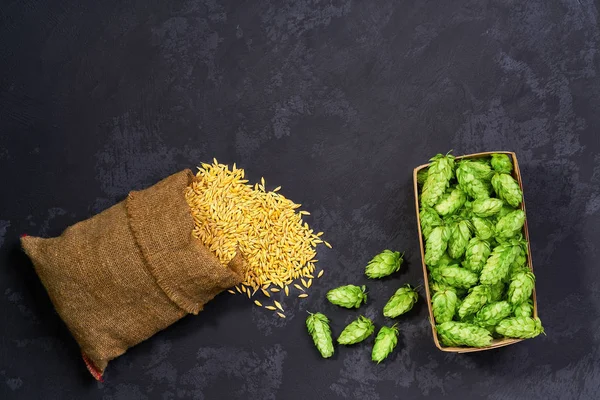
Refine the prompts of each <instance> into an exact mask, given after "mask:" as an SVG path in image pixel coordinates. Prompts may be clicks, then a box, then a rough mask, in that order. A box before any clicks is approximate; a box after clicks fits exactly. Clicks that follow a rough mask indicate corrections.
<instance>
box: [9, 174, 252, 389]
mask: <svg viewBox="0 0 600 400" xmlns="http://www.w3.org/2000/svg"><path fill="white" fill-rule="evenodd" d="M193 179H195V177H194V175H193V174H192V172H191V171H190V170H185V171H181V172H179V173H177V174H174V175H172V176H170V177H168V178H166V179H164V180H162V181H161V182H159V183H157V184H156V185H154V186H152V187H150V188H148V189H145V190H142V191H139V192H131V193H130V194H129V196H128V197H127V199H126V200H124V201H122V202H120V203H118V204H116V205H115V206H113V207H111V208H109V209H107V210H105V211H103V212H102V213H100V214H98V215H96V216H94V217H92V218H90V219H88V220H85V221H82V222H79V223H77V224H75V225H73V226H71V227H69V228H67V229H66V230H65V231H64V232H63V234H62V235H61V236H59V237H57V238H52V239H42V238H37V237H30V236H27V237H23V238H22V239H21V242H22V245H23V249H24V250H25V252H26V253H27V255H28V256H29V257H30V258H31V260H32V261H33V264H34V266H35V269H36V271H37V274H38V275H39V277H40V279H41V281H42V283H43V284H44V286H45V287H46V290H47V291H48V294H49V295H50V299H51V300H52V303H53V304H54V307H55V308H56V311H57V312H58V314H59V315H60V317H61V318H62V319H63V320H64V321H65V323H66V324H67V326H68V327H69V330H70V331H71V333H72V334H73V336H74V337H75V340H77V342H78V343H79V346H80V347H81V350H82V353H83V356H84V360H85V361H86V364H87V366H88V369H90V372H92V374H93V375H94V376H95V377H96V378H97V379H99V377H100V376H102V374H103V372H104V369H105V368H106V366H107V364H108V362H109V361H110V360H112V359H113V358H115V357H118V356H119V355H121V354H123V353H124V352H125V351H126V350H127V349H128V348H129V347H131V346H133V345H135V344H137V343H140V342H141V341H143V340H145V339H147V338H149V337H150V336H152V335H153V334H154V333H156V332H158V331H160V330H161V329H164V328H166V327H167V326H169V325H171V324H172V323H174V322H175V321H177V320H179V319H180V318H182V317H183V316H185V315H186V314H188V313H191V314H198V312H200V311H201V310H202V308H203V306H204V304H206V302H208V301H209V300H211V299H212V298H213V297H214V296H216V295H217V294H218V293H219V292H221V291H222V290H223V289H226V288H228V287H231V286H234V285H237V284H238V283H240V282H241V281H242V279H243V278H242V277H243V276H244V273H245V270H244V269H245V263H244V261H243V259H242V257H241V256H240V255H239V254H238V255H237V256H236V257H235V258H234V259H233V260H232V261H231V262H230V263H229V265H228V266H227V267H225V266H223V265H222V264H220V263H219V261H218V260H217V258H216V257H215V256H214V255H213V254H212V253H211V252H210V251H209V250H208V249H207V248H206V247H204V246H203V245H202V244H201V243H200V241H199V240H197V239H195V238H193V237H192V229H193V225H194V223H193V219H192V216H191V214H190V209H189V206H188V204H187V203H186V200H185V196H184V193H185V188H186V186H187V185H188V184H189V183H190V182H191V180H193Z"/></svg>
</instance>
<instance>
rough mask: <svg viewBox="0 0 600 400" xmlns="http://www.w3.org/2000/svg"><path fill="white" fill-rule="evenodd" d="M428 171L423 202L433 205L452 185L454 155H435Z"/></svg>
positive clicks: (422, 193) (423, 191)
mask: <svg viewBox="0 0 600 400" xmlns="http://www.w3.org/2000/svg"><path fill="white" fill-rule="evenodd" d="M430 161H431V164H430V165H429V169H428V171H427V179H425V183H423V190H422V191H421V204H422V205H425V206H429V207H433V206H434V205H435V203H437V202H438V200H439V199H440V197H442V195H443V194H444V192H445V191H446V188H447V187H448V186H449V185H450V179H452V177H453V176H454V156H453V155H451V154H448V155H443V154H438V155H436V156H435V157H433V158H432V159H431V160H430Z"/></svg>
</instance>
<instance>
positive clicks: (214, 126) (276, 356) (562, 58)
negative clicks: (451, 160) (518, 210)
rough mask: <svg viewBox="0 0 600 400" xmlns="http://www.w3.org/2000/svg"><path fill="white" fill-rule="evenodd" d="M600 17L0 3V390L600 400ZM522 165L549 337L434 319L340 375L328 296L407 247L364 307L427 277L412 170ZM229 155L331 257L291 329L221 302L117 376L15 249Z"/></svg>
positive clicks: (574, 7)
mask: <svg viewBox="0 0 600 400" xmlns="http://www.w3.org/2000/svg"><path fill="white" fill-rule="evenodd" d="M597 19H598V5H597V3H596V2H593V1H591V0H564V1H541V0H535V1H510V0H507V1H500V0H495V1H494V0H491V1H481V0H472V1H392V0H381V1H356V0H355V1H349V0H348V1H343V0H339V1H333V0H332V1H319V0H295V1H292V0H288V1H279V2H276V1H266V0H256V1H237V0H234V1H216V0H196V1H194V0H187V1H156V0H155V1H147V0H144V1H141V0H139V1H135V0H133V1H117V0H106V1H84V2H81V1H65V0H56V1H44V0H22V1H8V2H4V3H3V5H2V6H1V8H0V71H1V72H2V73H1V74H0V89H1V90H0V179H1V180H0V181H1V182H2V193H1V195H0V246H1V247H0V306H1V313H0V315H1V317H0V321H1V323H0V398H3V399H6V398H9V399H28V398H44V399H58V398H65V399H69V398H73V399H79V398H86V399H105V400H119V399H124V400H125V399H126V400H135V399H183V398H186V399H187V398H194V399H216V398H226V399H238V398H239V399H247V398H250V399H254V398H256V399H307V398H323V399H361V400H378V399H391V398H402V399H412V398H420V397H432V398H437V397H439V396H440V395H443V396H447V397H448V398H457V399H462V398H488V399H498V400H499V399H516V398H531V399H533V398H536V399H537V398H540V399H593V398H598V397H599V392H600V335H599V334H598V327H599V326H600V280H599V278H600V268H599V267H598V261H597V260H598V255H599V254H598V250H597V247H596V244H597V243H598V241H599V240H600V136H599V135H598V133H597V132H598V126H599V125H600V113H599V112H598V110H600V80H599V79H600V78H599V76H598V72H599V71H600V69H599V65H598V64H599V55H598V45H599V41H600V31H599V25H598V20H597ZM449 149H454V152H455V154H464V153H471V152H477V151H484V150H496V149H498V150H512V151H516V152H517V155H518V157H519V160H520V163H521V167H522V173H523V179H524V185H525V190H526V194H525V195H526V200H527V206H528V218H529V224H530V225H529V226H530V234H531V238H532V243H531V245H532V250H533V260H534V265H535V268H536V272H537V276H538V282H537V287H538V296H539V297H538V298H539V310H540V315H541V317H542V318H543V321H544V325H545V327H546V332H547V334H548V336H547V337H540V338H537V339H535V340H530V341H526V342H524V343H520V344H518V345H514V346H510V347H508V348H503V349H499V350H495V351H489V352H483V353H480V354H470V355H448V354H444V353H442V352H440V351H438V350H437V349H435V347H434V346H433V343H432V340H431V332H430V329H429V326H428V322H427V320H426V307H425V306H424V303H423V302H422V301H421V304H420V305H419V306H417V307H416V309H415V310H414V311H413V312H411V313H410V314H409V315H408V316H407V317H405V318H402V319H401V320H400V324H399V328H400V330H401V336H400V344H399V348H398V351H396V352H395V353H394V354H393V355H392V356H391V358H390V359H389V360H387V361H386V362H385V363H382V364H381V365H374V364H373V363H371V362H370V360H369V349H370V347H369V345H368V344H367V345H359V346H356V347H351V348H339V349H338V350H337V351H336V354H335V355H334V356H333V358H332V359H330V360H322V359H320V358H319V356H318V354H317V353H316V351H315V350H314V348H313V347H312V345H311V342H310V339H309V338H308V336H307V335H306V333H305V328H304V317H305V315H306V313H305V311H306V310H321V311H323V312H325V313H327V314H328V315H330V317H331V318H332V319H333V330H334V332H335V333H339V332H340V330H341V328H342V327H343V326H344V324H345V323H347V322H348V321H350V320H351V319H352V318H353V317H355V316H356V315H357V314H358V312H357V311H345V310H339V309H336V308H334V307H333V306H332V305H329V304H327V303H326V302H325V301H324V293H325V292H326V291H327V290H328V289H329V288H331V287H333V286H336V285H339V284H343V283H350V282H364V278H363V276H362V269H363V266H364V265H365V262H366V261H367V260H368V259H369V258H370V256H372V255H373V254H374V253H376V252H378V251H380V250H381V249H384V248H387V247H390V248H394V249H399V250H404V251H406V254H407V261H408V262H407V264H406V268H405V269H404V271H403V272H402V273H401V274H399V275H398V276H396V277H394V278H391V279H387V280H384V281H381V282H369V283H368V286H369V292H370V299H372V300H370V301H369V303H368V305H367V307H366V308H365V309H364V310H363V311H362V312H364V313H366V315H368V316H371V317H374V318H375V320H376V323H377V324H378V325H380V324H382V323H384V322H385V321H384V320H383V317H382V316H381V315H380V309H381V307H382V305H383V304H384V302H385V300H386V298H387V297H388V296H389V295H391V293H392V292H393V291H394V289H395V288H397V287H398V286H399V285H401V284H404V283H406V282H410V283H412V284H415V285H418V284H421V283H422V275H421V269H420V260H419V255H418V242H417V230H416V222H415V216H414V205H413V195H412V186H411V173H412V168H413V167H415V166H416V165H418V164H421V163H423V162H425V161H426V160H427V158H429V157H430V156H432V155H433V154H435V153H437V152H445V151H447V150H449ZM213 157H217V159H219V160H220V161H223V162H228V163H233V162H237V163H238V165H240V166H243V167H245V168H246V169H247V171H248V174H249V175H250V177H251V178H252V179H258V178H259V177H260V176H265V177H266V179H267V183H268V184H270V185H272V186H271V187H274V186H277V185H282V186H283V193H284V194H285V195H287V196H289V197H291V198H292V199H294V200H296V201H297V202H300V203H302V204H303V205H304V208H305V209H306V210H309V211H311V212H312V216H311V217H309V221H310V223H311V224H312V225H313V226H314V228H315V229H318V230H323V231H325V232H326V237H327V238H328V239H329V240H330V241H331V242H332V243H333V245H334V249H333V250H327V251H320V254H319V257H318V258H319V259H320V265H322V266H323V267H324V268H325V269H326V274H325V276H324V277H323V279H322V280H320V281H318V282H316V283H315V285H314V290H312V293H311V297H309V299H307V300H306V301H304V302H301V303H300V302H298V301H296V300H289V299H286V300H285V305H286V308H287V309H288V310H294V311H289V312H288V318H287V319H286V320H281V319H277V317H274V316H273V315H271V314H270V313H268V312H265V311H264V310H260V309H258V308H256V307H253V306H251V304H250V303H249V302H248V301H247V300H244V299H243V298H241V297H240V296H229V295H222V296H219V297H218V298H217V299H216V300H214V301H213V302H212V303H210V304H209V305H208V306H207V308H206V310H205V311H204V312H203V313H202V314H201V315H199V316H198V317H188V318H185V319H184V320H182V321H180V322H178V323H177V324H175V325H174V326H172V327H171V328H169V329H168V330H166V331H164V332H161V333H160V334H158V335H156V336H155V337H154V338H152V339H151V340H148V341H147V342H144V343H142V344H141V345H139V346H137V347H135V348H133V349H131V350H130V351H129V352H127V353H126V354H125V355H124V356H122V357H121V358H119V359H117V360H116V361H114V362H112V363H111V364H110V365H109V368H108V371H107V373H106V382H105V383H96V382H95V381H93V379H92V378H91V377H90V376H89V375H88V374H87V372H86V370H85V369H84V366H83V363H82V361H81V359H80V356H79V353H78V349H77V345H76V344H75V342H74V340H73V339H72V338H71V336H70V335H69V333H68V331H67V330H66V328H65V326H64V325H63V323H62V322H61V321H60V319H59V318H58V317H57V315H56V313H55V312H54V311H53V309H52V306H51V303H50V301H49V299H48V297H47V295H46V293H45V291H44V289H43V287H42V285H41V284H40V282H39V280H38V279H37V277H36V275H35V273H34V272H33V269H32V266H31V264H30V262H29V261H28V259H27V258H26V257H25V256H24V255H23V253H22V252H21V251H20V249H19V245H18V237H19V234H21V233H28V234H32V235H43V236H52V235H57V234H60V232H61V231H62V230H63V229H64V228H65V227H67V226H68V225H70V224H73V223H75V222H76V221H79V220H82V219H85V218H87V217H89V216H91V215H92V214H94V213H97V212H99V211H101V210H103V209H105V208H106V207H108V206H110V205H111V204H114V203H115V202H117V201H119V200H120V199H123V198H124V196H125V195H126V194H127V192H128V190H131V189H138V188H142V187H145V186H147V185H149V184H151V183H153V182H155V181H157V180H159V179H160V178H162V177H165V176H166V175H168V174H170V173H173V172H175V171H177V170H180V169H182V168H186V167H193V166H195V165H197V164H198V163H199V162H201V161H206V160H211V159H212V158H213Z"/></svg>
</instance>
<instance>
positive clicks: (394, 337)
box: [371, 325, 398, 364]
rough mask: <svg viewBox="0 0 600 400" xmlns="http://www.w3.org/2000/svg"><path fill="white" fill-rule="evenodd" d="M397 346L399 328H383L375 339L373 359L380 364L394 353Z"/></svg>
mask: <svg viewBox="0 0 600 400" xmlns="http://www.w3.org/2000/svg"><path fill="white" fill-rule="evenodd" d="M397 344H398V328H396V325H394V326H391V327H387V326H382V327H381V329H380V330H379V333H377V337H376V338H375V344H374V345H373V351H372V353H371V359H372V360H373V361H375V362H376V363H377V364H379V363H380V362H382V361H383V360H385V359H386V358H387V357H388V356H389V355H390V354H391V353H392V351H394V349H395V348H396V345H397Z"/></svg>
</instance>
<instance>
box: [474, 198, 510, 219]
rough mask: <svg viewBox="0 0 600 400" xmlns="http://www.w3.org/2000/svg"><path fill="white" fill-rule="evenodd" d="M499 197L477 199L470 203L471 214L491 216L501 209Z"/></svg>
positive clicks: (484, 216) (483, 216)
mask: <svg viewBox="0 0 600 400" xmlns="http://www.w3.org/2000/svg"><path fill="white" fill-rule="evenodd" d="M502 204H503V203H502V200H500V199H479V200H475V201H473V203H471V206H472V212H473V215H475V216H477V217H482V218H486V217H491V216H492V215H494V214H497V213H498V212H499V211H500V210H501V209H502Z"/></svg>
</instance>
